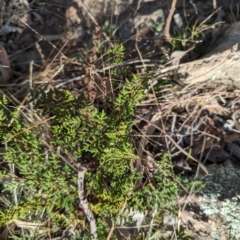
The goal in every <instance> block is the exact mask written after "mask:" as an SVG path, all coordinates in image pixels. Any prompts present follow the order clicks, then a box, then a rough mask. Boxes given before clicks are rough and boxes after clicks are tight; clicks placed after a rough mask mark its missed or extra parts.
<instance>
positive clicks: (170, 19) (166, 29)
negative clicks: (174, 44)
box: [164, 0, 177, 43]
mask: <svg viewBox="0 0 240 240" xmlns="http://www.w3.org/2000/svg"><path fill="white" fill-rule="evenodd" d="M176 3H177V0H172V5H171V9H170V11H169V14H168V17H167V22H166V26H165V30H164V31H165V37H166V40H167V41H168V42H169V43H171V41H172V39H171V35H170V26H171V21H172V17H173V14H174V11H175V8H176Z"/></svg>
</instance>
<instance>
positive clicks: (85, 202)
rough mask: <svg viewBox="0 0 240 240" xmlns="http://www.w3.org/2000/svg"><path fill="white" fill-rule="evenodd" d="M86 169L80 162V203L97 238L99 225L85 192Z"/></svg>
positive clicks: (94, 236)
mask: <svg viewBox="0 0 240 240" xmlns="http://www.w3.org/2000/svg"><path fill="white" fill-rule="evenodd" d="M85 171H86V169H84V168H83V167H82V166H81V164H80V163H78V182H77V183H78V196H79V205H80V206H81V207H82V208H83V211H84V213H85V216H86V217H87V219H88V221H89V225H90V233H91V236H92V239H97V226H96V220H95V217H94V214H93V212H92V210H91V209H90V206H89V203H88V200H87V198H86V196H85V194H84V175H85Z"/></svg>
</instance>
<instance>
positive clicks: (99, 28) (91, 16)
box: [75, 0, 114, 48]
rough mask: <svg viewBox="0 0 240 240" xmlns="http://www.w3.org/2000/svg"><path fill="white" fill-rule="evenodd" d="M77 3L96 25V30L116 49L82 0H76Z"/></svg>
mask: <svg viewBox="0 0 240 240" xmlns="http://www.w3.org/2000/svg"><path fill="white" fill-rule="evenodd" d="M75 2H77V3H78V5H79V6H80V7H82V8H83V9H84V11H85V12H86V13H87V14H88V16H89V17H90V19H91V20H92V22H93V23H94V25H95V27H96V30H97V31H98V32H100V33H102V35H103V37H104V38H105V39H106V40H107V41H108V43H109V44H110V46H111V47H112V48H114V45H113V44H112V43H111V40H110V39H109V37H108V36H107V35H106V33H105V32H103V31H102V29H101V27H100V26H99V24H98V22H97V21H96V19H95V18H94V17H93V15H92V14H91V13H90V12H89V11H88V10H87V8H86V7H85V6H84V4H83V3H82V1H80V0H76V1H75Z"/></svg>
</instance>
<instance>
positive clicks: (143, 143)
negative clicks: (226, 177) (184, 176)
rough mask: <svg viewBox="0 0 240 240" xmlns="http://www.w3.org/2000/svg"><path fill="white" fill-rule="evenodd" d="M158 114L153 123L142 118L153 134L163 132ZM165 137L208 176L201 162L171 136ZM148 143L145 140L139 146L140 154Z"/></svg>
mask: <svg viewBox="0 0 240 240" xmlns="http://www.w3.org/2000/svg"><path fill="white" fill-rule="evenodd" d="M157 114H158V115H159V113H157ZM157 114H156V115H155V116H153V119H154V120H151V121H149V120H147V119H145V118H141V120H143V121H146V122H147V123H148V124H149V127H148V128H150V132H151V134H152V133H153V132H154V131H155V129H157V130H159V131H161V132H163V130H162V129H161V128H160V127H158V126H157V125H158V124H159V122H160V117H161V116H157ZM145 135H146V133H145ZM145 137H146V136H145ZM165 137H166V138H168V139H169V140H170V141H171V142H172V143H173V145H175V147H176V148H177V149H178V150H180V151H181V152H182V153H183V154H184V155H186V156H188V157H189V158H190V159H192V160H193V161H194V162H197V163H198V164H199V166H200V167H201V168H202V170H203V171H204V172H205V173H206V174H208V170H207V168H206V167H205V166H204V165H203V164H202V163H201V162H200V161H199V160H197V159H196V158H194V157H192V156H191V155H190V156H189V154H188V153H187V152H186V151H185V150H184V149H183V148H182V147H180V146H179V145H178V144H177V143H176V142H175V141H174V139H173V138H172V137H171V136H169V135H167V134H166V135H165ZM147 142H148V140H144V139H142V140H141V143H140V146H139V148H138V153H141V154H143V148H144V147H145V146H146V144H147Z"/></svg>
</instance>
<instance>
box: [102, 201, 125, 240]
mask: <svg viewBox="0 0 240 240" xmlns="http://www.w3.org/2000/svg"><path fill="white" fill-rule="evenodd" d="M126 205H127V202H126V201H125V202H124V204H123V206H122V208H121V211H120V214H119V216H118V218H117V220H116V222H118V221H119V220H120V215H121V214H122V213H123V212H124V210H125V208H126ZM114 229H115V227H114V224H112V227H111V229H110V232H109V233H108V236H107V240H110V239H111V237H112V234H113V232H114Z"/></svg>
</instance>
